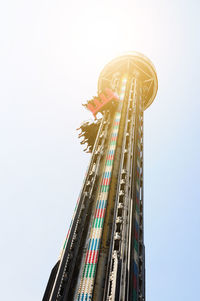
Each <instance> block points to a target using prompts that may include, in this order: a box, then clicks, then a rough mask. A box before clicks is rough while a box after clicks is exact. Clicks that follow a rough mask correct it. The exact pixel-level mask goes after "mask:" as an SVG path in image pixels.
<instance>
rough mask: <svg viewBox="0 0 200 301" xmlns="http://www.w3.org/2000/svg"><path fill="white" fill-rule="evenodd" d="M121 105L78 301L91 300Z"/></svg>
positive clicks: (123, 88) (113, 131)
mask: <svg viewBox="0 0 200 301" xmlns="http://www.w3.org/2000/svg"><path fill="white" fill-rule="evenodd" d="M125 85H126V82H124V84H123V85H122V94H121V100H122V99H123V98H124V94H125ZM121 109H122V103H120V104H119V111H118V112H116V113H115V116H114V122H113V126H112V130H111V137H110V144H109V148H108V151H107V155H106V162H105V167H104V172H103V175H102V180H101V185H100V189H99V193H98V197H97V202H96V210H95V214H94V218H93V221H92V228H91V232H90V236H89V243H88V247H87V253H86V257H85V263H84V269H83V274H82V278H81V282H80V287H79V292H78V298H77V300H78V301H87V300H92V295H93V287H94V280H95V272H96V268H97V262H98V255H99V248H100V242H101V236H102V231H103V224H104V218H105V212H106V206H107V200H108V193H109V188H110V179H111V174H112V169H113V160H114V155H115V149H116V142H117V137H118V131H119V123H120V118H121Z"/></svg>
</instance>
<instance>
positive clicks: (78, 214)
mask: <svg viewBox="0 0 200 301" xmlns="http://www.w3.org/2000/svg"><path fill="white" fill-rule="evenodd" d="M109 116H110V114H109V113H105V114H104V116H103V118H102V122H101V125H100V128H99V131H98V135H97V139H96V142H95V145H94V149H93V153H92V159H91V162H90V165H89V168H88V172H87V175H86V177H85V181H84V184H83V188H82V191H81V194H80V199H79V201H78V202H77V206H76V208H75V212H74V216H73V222H72V223H71V226H70V229H69V231H68V234H67V237H66V240H65V243H64V246H63V250H62V253H61V259H60V264H59V267H58V271H57V274H56V277H55V281H54V283H53V286H52V288H51V291H49V292H45V295H44V298H43V301H47V300H48V301H49V300H51V301H56V300H63V301H65V300H67V299H68V293H69V289H70V286H71V280H72V278H73V270H74V267H75V263H76V260H77V256H78V251H79V248H80V245H81V243H82V239H83V237H84V232H85V231H87V223H88V220H87V219H86V217H87V213H88V212H89V210H90V207H91V206H92V201H93V198H92V196H93V195H94V191H95V184H96V181H97V175H98V171H99V166H100V160H101V157H102V154H103V148H104V143H105V138H106V135H107V130H108V125H109V118H110V117H109ZM68 300H69V299H68Z"/></svg>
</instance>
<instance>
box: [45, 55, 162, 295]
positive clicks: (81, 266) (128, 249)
mask: <svg viewBox="0 0 200 301" xmlns="http://www.w3.org/2000/svg"><path fill="white" fill-rule="evenodd" d="M157 87H158V82H157V75H156V72H155V68H154V66H153V64H152V63H151V62H150V61H149V59H147V58H146V57H145V56H144V55H142V54H139V53H128V54H126V55H123V56H120V57H118V58H116V59H114V60H112V61H111V62H110V63H108V64H107V65H106V66H105V68H104V69H103V71H102V72H101V74H100V77H99V82H98V94H99V95H100V94H101V93H103V92H104V91H105V89H112V91H113V92H115V93H117V94H118V95H119V101H118V104H117V105H116V106H115V107H116V108H115V109H114V108H113V107H112V108H109V107H105V109H103V110H101V113H102V119H101V121H100V125H99V128H98V132H97V134H96V140H95V143H94V146H93V150H92V155H91V161H90V164H89V167H88V171H87V173H86V177H85V180H84V183H83V187H82V190H81V193H80V197H79V199H78V202H77V205H76V209H75V212H74V216H73V219H72V222H71V225H70V229H69V232H68V234H67V238H66V241H65V243H64V246H63V250H62V254H61V256H60V259H59V261H58V262H57V264H56V265H55V267H54V268H53V270H52V273H51V275H50V278H49V282H48V285H47V288H46V291H45V294H44V297H43V301H47V300H51V301H57V300H62V301H66V300H74V301H75V300H76V301H87V300H95V301H102V300H104V301H111V300H112V301H114V300H115V301H117V300H120V301H125V300H127V301H128V300H134V301H139V300H140V301H142V300H145V248H144V235H143V230H144V229H143V112H144V110H145V109H146V108H147V107H149V106H150V105H151V103H152V102H153V100H154V98H155V96H156V93H157ZM101 106H103V105H102V104H101ZM94 107H95V108H98V107H96V105H95V104H94Z"/></svg>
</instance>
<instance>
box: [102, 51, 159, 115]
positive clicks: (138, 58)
mask: <svg viewBox="0 0 200 301" xmlns="http://www.w3.org/2000/svg"><path fill="white" fill-rule="evenodd" d="M115 77H116V78H117V77H118V78H122V77H127V79H128V78H130V77H136V78H138V79H139V80H140V82H142V88H143V97H144V110H146V109H147V108H148V107H149V106H150V105H151V104H152V102H153V100H154V98H155V96H156V93H157V90H158V79H157V74H156V70H155V67H154V65H153V64H152V62H151V61H150V60H149V59H148V58H147V57H146V56H145V55H143V54H141V53H138V52H128V53H125V54H124V55H122V56H119V57H117V58H115V59H113V60H112V61H110V62H109V63H108V64H107V65H106V66H105V67H104V69H103V70H102V71H101V73H100V76H99V80H98V93H101V92H102V91H103V90H104V89H105V88H107V87H109V86H110V85H111V83H112V82H113V78H115Z"/></svg>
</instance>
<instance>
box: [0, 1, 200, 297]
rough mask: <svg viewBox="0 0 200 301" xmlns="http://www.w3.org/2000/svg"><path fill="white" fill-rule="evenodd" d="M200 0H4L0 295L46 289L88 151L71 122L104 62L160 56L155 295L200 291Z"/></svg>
mask: <svg viewBox="0 0 200 301" xmlns="http://www.w3.org/2000/svg"><path fill="white" fill-rule="evenodd" d="M199 11H200V2H199V1H195V0H190V1H188V0H187V1H178V0H177V1H172V0H171V1H170V0H168V1H166V0H163V1H158V0H157V1H156V0H154V1H150V0H149V1H147V0H145V1H142V0H140V1H138V0H137V1H127V0H125V1H116V0H115V1H109V0H107V1H104V0H103V1H95V0H93V1H88V0H86V1H80V0H79V1H73V2H72V1H67V0H65V1H64V0H57V1H55V0H49V1H44V0H40V1H39V0H35V1H25V0H24V1H22V0H18V1H12V0H7V1H3V3H2V4H1V5H0V28H1V29H0V32H1V34H0V41H1V48H0V51H1V56H0V141H1V148H0V185H1V189H0V199H1V205H0V206H1V208H0V212H1V213H0V214H1V216H0V238H1V259H0V267H1V273H0V283H1V286H2V287H1V297H0V299H1V300H6V301H7V300H8V301H9V300H15V301H37V300H41V299H42V296H43V293H44V290H45V286H46V283H47V281H48V277H49V274H50V270H51V268H52V267H53V265H54V264H55V262H56V260H57V258H58V255H59V251H60V248H61V246H62V242H63V240H64V238H65V236H66V233H67V230H68V226H69V223H70V221H71V217H72V213H73V210H74V207H75V203H76V199H77V197H78V194H79V190H80V188H81V185H82V181H83V177H84V174H85V171H86V167H87V165H88V162H89V157H90V155H88V154H84V153H83V148H82V147H81V146H80V145H79V141H78V138H77V132H76V131H75V129H76V128H77V127H79V125H80V123H81V122H82V121H84V120H86V119H88V118H91V115H90V114H89V113H88V112H87V111H86V110H85V109H84V108H83V107H82V106H81V103H83V102H85V101H86V100H88V99H90V98H91V97H92V96H93V95H96V93H97V81H98V75H99V73H100V71H101V69H102V68H103V66H104V65H105V64H106V63H107V62H108V61H109V60H110V59H112V58H114V57H115V56H117V55H120V54H121V53H123V52H124V51H131V50H133V51H139V52H142V53H144V54H145V55H146V56H147V57H149V58H150V59H151V60H152V62H153V63H154V65H155V67H156V69H157V72H158V80H159V88H158V95H157V97H156V100H155V101H154V103H153V104H152V106H151V107H150V108H149V109H148V110H147V111H146V112H145V135H144V136H145V148H144V155H145V165H144V168H145V244H146V281H147V285H146V291H147V301H168V300H175V301H177V300H181V301H186V300H187V301H188V300H198V299H199V292H198V286H199V264H200V260H199V253H200V241H199V234H198V232H199V227H200V221H199V211H200V205H199V196H200V192H199V167H200V166H199V165H200V164H199V148H200V147H199V146H200V144H199V129H200V125H199V107H200V104H199V69H200V62H199V60H200V55H199V53H200V44H199V36H200V30H199V29H200V22H199Z"/></svg>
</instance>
